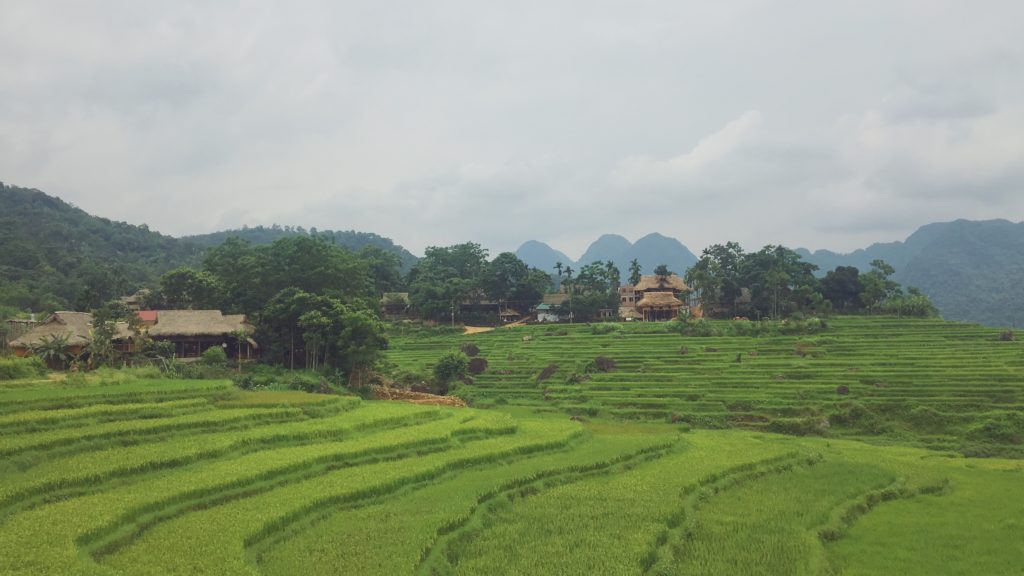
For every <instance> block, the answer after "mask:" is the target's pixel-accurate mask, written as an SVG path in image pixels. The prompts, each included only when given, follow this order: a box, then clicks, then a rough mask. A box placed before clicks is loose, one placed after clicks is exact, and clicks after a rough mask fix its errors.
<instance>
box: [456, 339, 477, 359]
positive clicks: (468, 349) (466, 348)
mask: <svg viewBox="0 0 1024 576" xmlns="http://www.w3.org/2000/svg"><path fill="white" fill-rule="evenodd" d="M459 350H461V351H462V353H463V354H465V355H466V356H469V357H470V358H473V357H475V356H476V355H477V354H479V353H480V348H479V347H478V346H477V345H476V344H473V343H472V342H466V343H465V344H463V345H462V346H461V347H459Z"/></svg>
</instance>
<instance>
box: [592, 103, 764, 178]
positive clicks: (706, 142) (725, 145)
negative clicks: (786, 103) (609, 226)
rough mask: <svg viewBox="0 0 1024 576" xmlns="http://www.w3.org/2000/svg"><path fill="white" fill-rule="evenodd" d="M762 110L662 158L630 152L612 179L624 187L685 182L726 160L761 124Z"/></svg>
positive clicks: (750, 111) (736, 120) (740, 117)
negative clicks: (682, 150)
mask: <svg viewBox="0 0 1024 576" xmlns="http://www.w3.org/2000/svg"><path fill="white" fill-rule="evenodd" d="M761 120H762V118H761V113H760V112H759V111H757V110H748V111H746V112H744V113H743V114H741V115H740V116H739V117H738V118H736V119H735V120H732V121H731V122H729V123H728V124H726V125H725V126H724V127H723V128H722V129H720V130H718V131H717V132H714V133H713V134H710V135H708V136H705V137H704V138H701V139H700V141H699V142H697V144H696V145H695V146H694V147H693V149H691V150H690V151H689V152H685V153H683V154H680V155H678V156H674V157H672V158H667V159H664V160H659V159H656V158H651V157H649V156H631V157H629V158H626V159H625V160H622V161H621V162H620V163H619V165H618V166H616V167H615V169H614V170H613V171H612V173H611V175H610V176H609V180H610V181H611V183H612V184H613V185H615V186H618V187H622V188H634V187H636V188H641V187H650V186H653V187H664V186H685V185H686V184H688V183H690V182H693V180H694V179H696V178H698V177H699V176H700V175H701V172H702V170H704V169H706V168H708V167H710V166H711V165H713V164H715V163H724V162H727V161H728V160H729V159H730V157H731V156H733V155H734V154H735V153H736V152H737V151H738V150H740V149H741V148H742V147H743V146H744V145H745V144H749V143H750V142H751V141H752V140H753V139H754V138H755V137H756V136H757V132H758V129H759V128H760V127H761Z"/></svg>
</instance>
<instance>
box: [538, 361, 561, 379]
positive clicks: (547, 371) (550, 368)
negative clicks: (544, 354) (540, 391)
mask: <svg viewBox="0 0 1024 576" xmlns="http://www.w3.org/2000/svg"><path fill="white" fill-rule="evenodd" d="M557 370H558V364H548V365H547V366H546V367H545V368H544V369H543V370H541V371H540V374H537V383H538V384H540V383H541V382H543V381H545V380H547V379H548V378H551V376H552V375H553V374H554V373H555V372H556V371H557Z"/></svg>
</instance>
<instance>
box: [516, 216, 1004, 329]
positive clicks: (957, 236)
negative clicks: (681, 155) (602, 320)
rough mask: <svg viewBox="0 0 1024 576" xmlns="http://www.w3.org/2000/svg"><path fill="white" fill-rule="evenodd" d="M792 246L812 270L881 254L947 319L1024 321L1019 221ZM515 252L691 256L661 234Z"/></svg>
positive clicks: (548, 266) (653, 260)
mask: <svg viewBox="0 0 1024 576" xmlns="http://www.w3.org/2000/svg"><path fill="white" fill-rule="evenodd" d="M748 248H749V249H755V248H756V247H748ZM796 252H797V253H799V254H800V255H801V256H802V257H803V259H804V260H806V261H808V262H810V263H812V264H816V265H817V266H818V268H819V270H818V274H819V276H824V275H825V273H826V272H828V271H829V270H833V269H835V268H836V267H837V266H855V267H857V268H859V269H860V270H861V271H862V272H866V271H868V270H870V269H871V261H872V260H876V259H881V260H885V261H886V262H888V263H889V264H891V265H892V266H893V267H894V268H895V269H896V274H895V279H896V280H897V281H898V282H899V283H900V284H902V285H903V286H904V287H909V286H914V287H917V288H920V289H921V291H922V292H924V293H925V294H927V295H928V296H929V297H930V298H931V299H932V301H933V302H934V303H935V305H936V306H937V307H938V309H939V311H940V312H941V313H942V315H943V317H945V318H947V319H950V320H964V321H970V322H980V323H983V324H988V325H991V326H1010V327H1024V305H1022V303H1024V223H1014V222H1010V221H1008V220H984V221H972V220H956V221H954V222H941V223H935V224H928V225H926V226H922V227H921V228H919V229H918V230H917V231H916V232H914V233H913V234H911V235H910V236H909V237H908V238H907V239H906V240H905V241H903V242H885V243H878V244H872V245H871V246H869V247H867V248H863V249H860V250H855V251H853V252H851V253H849V254H840V253H836V252H832V251H829V250H817V251H814V252H811V251H810V250H807V249H804V248H798V249H796ZM516 255H517V256H519V258H520V259H521V260H523V261H524V262H526V263H527V264H529V265H530V266H534V267H537V268H540V269H541V270H544V271H548V272H550V271H552V270H553V268H554V266H555V263H556V262H561V263H562V264H563V265H570V266H572V267H573V268H576V269H578V268H579V266H580V265H581V264H589V263H591V262H594V261H596V260H602V261H606V260H611V261H613V262H615V265H616V266H618V267H619V270H620V271H621V272H622V274H623V276H625V275H626V274H628V271H629V262H630V261H631V260H632V259H633V258H636V259H638V260H639V261H640V263H641V266H642V268H643V272H644V273H646V274H650V273H651V272H652V271H653V270H654V267H655V266H657V265H658V264H666V265H668V267H669V269H670V270H672V271H673V272H678V273H680V274H682V273H684V272H685V271H686V269H687V268H689V267H690V266H692V265H693V264H694V263H695V262H696V261H697V257H696V256H694V254H693V253H692V252H691V251H690V250H689V249H688V248H687V247H686V246H684V245H683V244H682V243H681V242H679V241H678V240H676V239H675V238H669V237H666V236H662V235H661V234H650V235H647V236H644V237H643V238H641V239H639V240H637V241H636V242H635V243H630V242H629V240H627V239H625V238H623V237H622V236H619V235H616V234H605V235H603V236H601V237H600V238H598V239H597V240H595V241H594V243H593V244H591V245H590V247H589V248H587V251H586V252H584V254H583V256H582V257H581V258H580V259H579V260H578V261H575V260H573V259H571V258H569V257H568V256H566V255H565V254H564V253H562V252H559V251H558V250H555V249H554V248H552V247H551V246H548V245H547V244H545V243H543V242H538V241H536V240H531V241H529V242H526V243H524V244H523V245H522V246H520V248H519V250H517V251H516Z"/></svg>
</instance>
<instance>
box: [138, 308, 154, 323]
mask: <svg viewBox="0 0 1024 576" xmlns="http://www.w3.org/2000/svg"><path fill="white" fill-rule="evenodd" d="M135 314H136V315H137V316H138V317H139V320H142V321H143V322H149V323H150V324H152V323H154V322H156V314H157V311H156V310H139V311H138V312H136V313H135Z"/></svg>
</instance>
